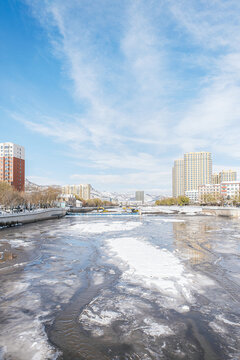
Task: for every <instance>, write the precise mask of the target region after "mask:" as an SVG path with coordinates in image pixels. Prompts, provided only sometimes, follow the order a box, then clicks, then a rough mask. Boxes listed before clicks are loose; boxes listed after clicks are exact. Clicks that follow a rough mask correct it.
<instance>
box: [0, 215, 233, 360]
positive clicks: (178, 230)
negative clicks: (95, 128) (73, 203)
mask: <svg viewBox="0 0 240 360" xmlns="http://www.w3.org/2000/svg"><path fill="white" fill-rule="evenodd" d="M239 233H240V224H239V222H237V221H234V220H228V219H221V218H211V217H199V216H197V215H195V216H194V217H190V216H185V215H179V216H174V217H173V216H172V215H169V217H168V215H166V216H155V217H152V216H146V217H144V216H143V217H141V218H140V217H138V216H132V217H128V218H118V217H116V218H113V217H111V218H109V217H102V218H99V217H96V218H95V217H91V218H90V217H83V216H81V217H77V216H75V217H72V218H71V217H68V218H65V219H61V220H59V221H49V222H44V223H39V224H34V225H30V226H26V227H24V226H23V227H21V228H17V229H7V230H3V231H2V233H0V246H1V247H2V249H3V250H4V249H5V247H7V246H10V248H11V249H12V251H13V253H14V254H16V256H17V257H20V255H21V256H23V258H21V263H20V264H19V266H18V267H16V266H15V265H14V263H11V261H10V260H9V261H8V262H7V263H6V266H7V267H5V268H4V267H1V268H0V274H1V277H0V282H1V283H0V288H1V293H0V324H1V332H0V359H2V360H10V359H14V360H26V359H34V360H42V359H57V358H59V359H76V358H79V359H94V360H102V359H109V360H110V359H111V360H117V359H119V360H120V359H129V360H130V359H133V360H135V359H136V360H137V359H152V360H153V359H169V360H170V359H191V360H192V359H193V360H194V359H196V360H198V359H199V360H200V359H201V360H210V359H211V360H212V359H213V360H215V359H216V360H217V359H224V360H225V359H236V360H237V359H239V358H240V351H239V347H240V343H239V338H240V326H239V302H240V301H239V300H240V299H239V293H240V292H239V290H240V278H239V273H240V265H239V256H240V245H239V244H240V243H239ZM8 250H9V249H8ZM1 251H2V250H1ZM0 265H1V263H0ZM77 356H79V357H77ZM80 356H81V357H80Z"/></svg>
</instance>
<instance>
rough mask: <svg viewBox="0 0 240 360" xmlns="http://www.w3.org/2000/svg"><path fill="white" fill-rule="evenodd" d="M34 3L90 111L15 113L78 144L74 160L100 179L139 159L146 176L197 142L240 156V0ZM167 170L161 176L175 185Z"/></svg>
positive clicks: (66, 72)
mask: <svg viewBox="0 0 240 360" xmlns="http://www.w3.org/2000/svg"><path fill="white" fill-rule="evenodd" d="M26 2H27V3H28V4H29V7H30V8H31V9H32V12H33V14H34V16H35V17H36V18H37V19H38V20H39V22H40V23H41V25H42V27H43V28H44V29H45V31H46V33H47V34H48V36H49V39H50V42H51V46H52V51H53V53H54V55H55V56H56V57H58V59H60V61H61V63H62V69H63V75H64V76H65V77H66V78H68V79H70V80H71V83H72V86H71V87H70V88H69V91H70V92H71V91H72V95H73V98H74V101H77V102H78V104H79V105H80V106H81V112H79V114H69V115H67V116H66V118H64V117H61V118H60V119H58V118H57V117H54V118H50V117H46V116H45V115H44V114H41V115H39V114H38V117H37V120H32V119H31V117H30V116H29V114H27V113H26V112H25V113H24V114H21V119H20V115H19V114H17V115H16V114H15V115H14V116H15V117H16V119H17V117H18V119H20V121H22V122H24V124H25V126H26V127H28V128H29V129H31V130H32V131H35V132H38V133H40V134H42V135H44V136H49V137H51V138H53V139H55V140H56V141H63V142H64V143H66V144H68V146H69V149H70V151H69V153H72V157H73V161H75V160H74V158H76V157H77V158H79V159H81V158H85V159H87V160H88V162H89V168H94V167H95V168H96V173H95V175H96V179H98V177H97V176H98V175H99V174H98V172H97V171H100V170H99V169H100V168H101V167H102V168H103V169H105V170H106V171H107V170H108V171H113V170H114V172H118V174H119V178H118V179H120V177H121V174H122V173H123V172H122V171H123V170H124V171H125V172H126V171H128V172H129V169H131V168H132V169H135V170H137V171H138V172H140V171H141V167H142V169H144V171H145V174H146V175H147V174H148V173H149V172H150V171H151V169H153V168H156V167H157V168H159V169H160V168H164V169H165V166H166V163H167V164H168V167H169V169H170V168H171V162H172V160H173V159H174V157H176V158H177V157H179V156H180V155H181V153H182V152H187V151H192V150H209V151H212V152H213V153H214V155H215V158H218V156H219V157H222V156H224V157H226V158H227V159H230V158H232V159H234V158H235V159H238V158H239V157H240V153H239V146H238V138H237V135H236V134H237V133H238V131H239V130H240V125H239V124H240V122H239V117H240V104H239V101H238V99H239V95H240V86H239V80H240V66H239V64H240V45H239V44H240V43H239V36H240V35H239V34H240V24H239V21H238V14H239V10H240V4H239V2H238V1H237V0H231V1H228V2H226V1H224V0H216V1H213V2H212V3H211V4H209V3H208V2H206V1H205V0H201V1H197V0H194V1H190V0H180V1H178V2H176V1H173V0H169V1H167V2H163V1H160V2H159V1H157V0H151V1H145V0H137V1H116V2H114V3H113V2H111V1H109V0H104V1H101V2H97V3H96V2H92V1H86V0H83V1H81V2H79V1H77V0H71V1H67V2H66V1H64V0H54V1H52V2H49V1H47V0H42V1H39V0H35V1H30V0H26ZM66 119H68V120H66ZM73 149H74V150H75V151H74V152H73V151H72V150H73ZM76 153H77V154H78V155H77V156H76ZM233 161H234V160H233ZM75 164H76V163H75ZM79 172H80V175H81V174H82V172H81V168H79ZM161 174H162V173H161V172H156V173H155V176H157V177H158V178H157V180H156V181H157V182H158V183H164V184H165V185H166V186H169V185H170V181H169V179H168V180H166V178H165V177H162V175H161ZM76 175H77V174H76ZM100 175H101V174H100ZM92 176H94V175H92ZM101 176H102V175H101ZM114 176H115V177H116V176H118V175H114ZM142 178H143V176H141V177H137V176H136V178H135V181H136V183H139V184H140V183H141V181H142ZM108 179H111V177H110V175H109V176H108ZM114 179H115V178H114ZM114 179H113V182H112V183H113V184H116V179H115V180H114ZM129 179H130V177H129ZM154 181H155V180H154ZM129 184H130V180H129ZM142 184H143V182H142ZM165 185H164V186H165ZM164 186H163V187H164Z"/></svg>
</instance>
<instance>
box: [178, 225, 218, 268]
mask: <svg viewBox="0 0 240 360" xmlns="http://www.w3.org/2000/svg"><path fill="white" fill-rule="evenodd" d="M213 229H214V227H213V226H212V225H210V224H206V223H205V221H201V220H199V221H198V222H196V223H194V224H193V223H192V222H187V221H186V222H174V223H173V234H174V239H175V241H174V244H175V246H176V248H177V249H178V250H179V252H180V253H181V254H182V256H184V257H186V258H187V259H188V260H189V262H190V263H191V264H193V265H197V264H201V263H204V262H206V261H207V262H208V261H210V259H211V243H210V241H209V232H210V231H213Z"/></svg>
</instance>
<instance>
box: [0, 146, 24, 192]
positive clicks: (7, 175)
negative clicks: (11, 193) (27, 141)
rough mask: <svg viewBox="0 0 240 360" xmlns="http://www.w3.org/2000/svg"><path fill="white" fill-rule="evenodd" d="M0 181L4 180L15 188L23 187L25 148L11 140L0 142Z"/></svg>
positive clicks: (19, 189) (21, 188)
mask: <svg viewBox="0 0 240 360" xmlns="http://www.w3.org/2000/svg"><path fill="white" fill-rule="evenodd" d="M0 181H6V182H7V183H9V184H11V185H12V186H13V187H14V188H15V189H16V190H18V191H24V189H25V150H24V147H23V146H20V145H16V144H13V143H11V142H5V143H0Z"/></svg>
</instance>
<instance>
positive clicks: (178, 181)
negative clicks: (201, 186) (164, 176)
mask: <svg viewBox="0 0 240 360" xmlns="http://www.w3.org/2000/svg"><path fill="white" fill-rule="evenodd" d="M172 195H173V197H178V196H180V195H184V160H183V159H178V160H175V161H174V165H173V168H172Z"/></svg>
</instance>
